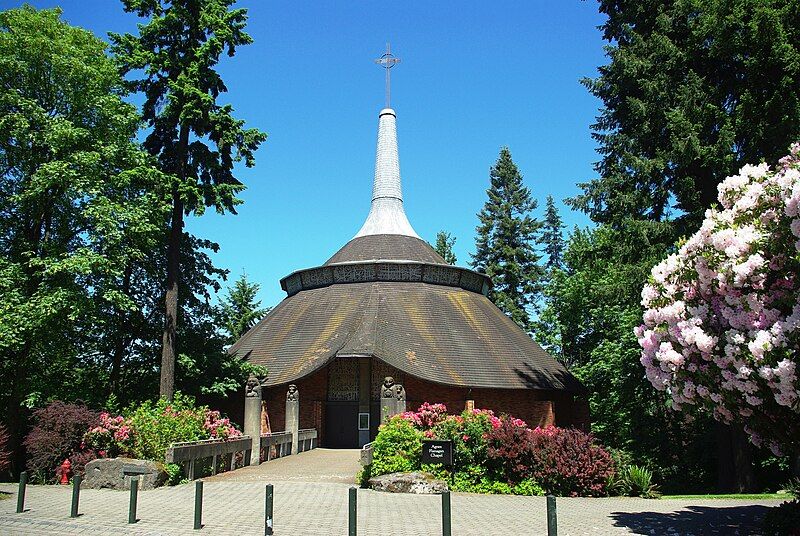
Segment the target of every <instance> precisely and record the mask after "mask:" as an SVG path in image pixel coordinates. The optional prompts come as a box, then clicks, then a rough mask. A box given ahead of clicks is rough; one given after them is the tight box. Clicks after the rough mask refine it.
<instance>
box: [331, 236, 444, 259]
mask: <svg viewBox="0 0 800 536" xmlns="http://www.w3.org/2000/svg"><path fill="white" fill-rule="evenodd" d="M371 260H405V261H418V262H425V263H430V264H447V263H446V262H445V260H444V259H443V258H442V257H441V256H440V255H439V254H438V253H436V251H435V250H434V249H433V248H432V247H431V246H430V244H428V243H427V242H425V241H424V240H420V239H419V238H415V237H413V236H405V235H398V234H378V235H368V236H359V237H357V238H354V239H352V240H351V241H350V242H348V243H347V244H345V245H344V247H343V248H342V249H340V250H339V251H337V252H336V253H335V254H334V255H333V257H331V258H330V259H328V262H326V263H325V265H326V266H327V265H330V264H338V263H341V262H354V261H371Z"/></svg>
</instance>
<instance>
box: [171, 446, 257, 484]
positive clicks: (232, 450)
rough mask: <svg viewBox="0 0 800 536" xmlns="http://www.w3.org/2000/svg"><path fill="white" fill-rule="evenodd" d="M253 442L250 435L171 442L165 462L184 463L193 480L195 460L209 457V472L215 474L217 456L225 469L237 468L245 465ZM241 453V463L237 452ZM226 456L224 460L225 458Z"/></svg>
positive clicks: (217, 465)
mask: <svg viewBox="0 0 800 536" xmlns="http://www.w3.org/2000/svg"><path fill="white" fill-rule="evenodd" d="M252 444H253V441H252V439H251V438H250V436H241V437H237V438H235V439H204V440H201V441H186V442H182V443H173V444H172V445H171V446H169V447H168V448H167V452H166V456H165V461H166V462H167V463H177V464H181V463H186V468H185V473H186V477H187V478H188V479H189V480H194V477H195V466H196V463H197V460H202V459H207V458H211V474H212V475H215V474H217V468H218V467H219V463H218V462H219V457H220V456H222V457H223V461H225V462H226V463H225V466H226V467H227V470H233V469H237V468H238V467H237V466H239V467H243V466H244V465H247V460H249V459H250V457H249V456H248V452H249V451H250V448H251V446H252ZM240 452H241V453H242V457H241V460H240V463H241V465H239V464H237V456H236V455H237V453H240ZM226 457H227V458H228V459H227V460H225V458H226Z"/></svg>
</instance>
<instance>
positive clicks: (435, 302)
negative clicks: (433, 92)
mask: <svg viewBox="0 0 800 536" xmlns="http://www.w3.org/2000/svg"><path fill="white" fill-rule="evenodd" d="M396 117H397V116H396V114H395V112H394V110H392V109H390V108H385V109H383V110H381V112H380V115H379V120H378V144H377V145H378V147H377V152H376V159H375V175H374V180H373V188H372V202H371V204H370V211H369V214H368V215H367V218H366V221H365V222H364V224H363V225H362V227H361V229H360V230H359V231H358V233H356V236H355V237H354V238H353V239H352V240H350V241H349V242H348V243H347V244H345V246H344V247H342V248H341V249H340V250H339V251H337V252H336V253H335V254H334V255H333V256H332V257H331V258H330V259H328V261H327V262H326V263H325V264H323V265H322V266H318V267H314V268H308V269H304V270H298V271H296V272H293V273H292V274H289V275H288V276H286V277H284V278H283V279H282V280H281V287H282V288H283V289H284V290H285V291H286V293H287V294H288V296H287V298H286V299H284V300H283V301H282V302H281V303H280V304H278V306H277V307H275V308H274V309H272V311H270V312H269V314H267V316H265V317H264V318H263V319H262V320H261V322H259V323H258V324H257V325H256V326H255V327H253V329H251V330H250V331H248V332H247V333H246V334H245V335H244V336H243V337H242V338H241V339H239V341H237V342H236V344H234V345H233V346H232V347H231V348H230V350H229V351H230V352H231V353H232V354H234V355H237V356H240V357H242V358H245V359H248V360H249V361H250V362H252V363H254V364H258V365H264V366H266V367H267V369H268V370H269V376H268V377H267V380H266V382H265V385H268V386H269V385H280V384H285V383H289V382H293V381H296V380H298V379H300V378H302V377H304V376H307V375H309V374H311V373H312V372H314V371H315V370H317V369H319V368H321V367H323V366H325V365H326V364H327V363H328V362H330V360H332V359H334V358H336V357H345V356H347V357H352V356H370V357H374V358H377V359H380V360H382V361H384V362H385V363H387V364H389V365H391V366H393V367H395V368H397V369H399V370H401V371H403V372H405V373H407V374H411V375H413V376H417V377H419V378H421V379H424V380H428V381H431V382H435V383H441V384H446V385H454V386H463V387H481V388H499V389H546V390H553V389H555V390H568V391H580V390H582V389H583V388H582V386H581V384H580V383H579V382H578V381H577V380H576V379H575V378H574V377H573V376H572V375H571V374H570V373H569V372H568V371H567V370H566V369H565V368H564V367H563V365H561V364H560V363H558V362H557V361H556V360H555V359H553V357H552V356H550V355H549V354H548V353H547V352H545V351H544V350H543V349H542V348H541V347H540V346H539V345H538V344H536V342H534V341H533V340H532V339H531V338H530V337H529V336H528V334H527V333H525V332H524V331H522V330H521V329H520V328H519V327H518V326H517V325H516V324H515V323H514V322H513V321H512V320H511V319H510V318H508V316H506V315H505V314H504V313H503V312H502V311H501V310H500V309H498V308H497V307H496V306H495V305H494V304H493V303H492V302H491V301H489V299H488V298H487V297H486V295H487V293H488V291H489V288H490V284H491V282H490V280H489V278H488V277H487V276H486V275H485V274H481V273H478V272H475V271H472V270H469V269H466V268H460V267H457V266H451V265H449V264H447V263H446V262H445V261H444V259H442V257H441V256H440V255H439V254H438V253H436V251H434V249H433V248H432V247H431V246H430V244H428V243H427V242H425V241H423V240H422V239H420V238H419V236H418V235H417V233H416V232H415V231H414V229H413V228H412V227H411V224H410V222H409V221H408V218H407V217H406V214H405V209H404V206H403V194H402V186H401V182H400V167H399V160H398V156H397V132H396Z"/></svg>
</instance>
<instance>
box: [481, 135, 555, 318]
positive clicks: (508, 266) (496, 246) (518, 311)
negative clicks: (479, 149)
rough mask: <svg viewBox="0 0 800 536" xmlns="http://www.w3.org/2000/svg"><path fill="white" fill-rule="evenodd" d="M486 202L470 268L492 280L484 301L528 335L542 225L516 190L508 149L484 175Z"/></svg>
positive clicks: (525, 192)
mask: <svg viewBox="0 0 800 536" xmlns="http://www.w3.org/2000/svg"><path fill="white" fill-rule="evenodd" d="M489 181H490V187H489V189H488V190H486V195H487V196H488V197H489V199H488V200H487V201H486V203H485V204H484V206H483V209H482V210H481V211H480V213H479V214H478V219H479V220H480V225H479V226H478V227H477V228H476V231H477V237H476V239H475V250H476V251H475V254H474V255H472V262H471V263H470V264H471V265H472V267H473V268H475V269H476V270H479V271H483V272H484V273H486V275H488V276H489V277H490V278H491V280H492V289H491V290H490V292H489V298H490V299H491V300H492V301H493V302H494V303H495V305H497V306H498V307H499V308H500V309H502V310H503V311H504V312H505V313H506V314H507V315H508V316H509V317H511V319H512V320H514V322H516V323H517V324H518V325H519V326H520V327H522V328H523V329H526V330H528V329H530V316H529V313H528V309H529V308H530V307H531V306H532V304H533V303H534V301H535V298H536V295H537V294H538V292H539V290H540V284H541V279H542V276H543V270H542V267H541V266H540V265H539V261H540V256H539V254H538V253H537V252H536V249H535V248H534V244H536V242H537V240H538V239H539V233H540V231H541V228H542V223H541V222H540V221H538V220H537V219H535V218H534V217H533V216H532V215H531V212H532V211H533V210H534V209H535V208H536V206H537V203H536V200H535V199H534V198H533V197H532V196H531V192H530V190H529V189H528V188H527V187H526V186H524V185H523V184H522V175H521V174H520V172H519V169H517V166H516V164H515V163H514V161H513V160H512V159H511V151H509V150H508V147H503V148H502V149H501V150H500V156H499V157H498V159H497V162H496V163H495V165H494V166H493V167H492V168H491V169H490V170H489Z"/></svg>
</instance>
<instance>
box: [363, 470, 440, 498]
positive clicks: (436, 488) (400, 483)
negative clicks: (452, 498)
mask: <svg viewBox="0 0 800 536" xmlns="http://www.w3.org/2000/svg"><path fill="white" fill-rule="evenodd" d="M369 487H370V488H372V489H374V490H377V491H388V492H389V493H421V494H425V493H444V492H445V491H447V482H445V481H444V480H436V479H435V478H434V477H433V475H431V474H429V473H390V474H388V475H381V476H376V477H373V478H370V479H369Z"/></svg>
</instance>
